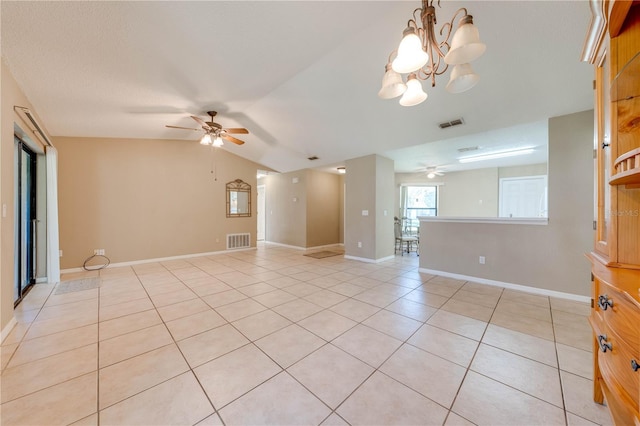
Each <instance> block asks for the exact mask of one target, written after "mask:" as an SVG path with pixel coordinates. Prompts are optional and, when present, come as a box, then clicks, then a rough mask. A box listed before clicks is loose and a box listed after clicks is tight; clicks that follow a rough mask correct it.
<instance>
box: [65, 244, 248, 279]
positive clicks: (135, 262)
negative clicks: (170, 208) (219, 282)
mask: <svg viewBox="0 0 640 426" xmlns="http://www.w3.org/2000/svg"><path fill="white" fill-rule="evenodd" d="M255 249H256V248H255V247H248V248H242V249H233V250H220V251H210V252H207V253H194V254H181V255H178V256H169V257H158V258H155V259H142V260H133V261H131V262H118V263H111V264H109V267H119V266H133V265H142V264H144V263H154V262H167V261H170V260H180V259H189V258H191V257H204V256H215V255H220V254H229V253H235V252H239V251H249V250H255ZM83 271H84V268H69V269H63V270H61V271H60V273H61V274H70V273H73V272H83Z"/></svg>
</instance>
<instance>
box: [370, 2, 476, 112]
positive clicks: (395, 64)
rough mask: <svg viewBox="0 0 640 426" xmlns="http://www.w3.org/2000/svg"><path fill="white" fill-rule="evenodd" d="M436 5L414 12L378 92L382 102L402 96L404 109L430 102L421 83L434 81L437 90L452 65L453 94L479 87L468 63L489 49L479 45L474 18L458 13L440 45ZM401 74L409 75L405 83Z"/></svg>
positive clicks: (424, 5)
mask: <svg viewBox="0 0 640 426" xmlns="http://www.w3.org/2000/svg"><path fill="white" fill-rule="evenodd" d="M433 2H434V0H422V7H420V8H417V9H415V10H414V11H413V18H412V19H410V20H409V21H408V23H407V28H406V29H405V30H404V31H403V33H402V41H401V42H400V45H399V46H398V48H397V49H396V50H394V51H393V52H391V54H390V55H389V59H388V61H387V65H386V66H385V74H384V77H383V78H382V88H381V89H380V91H379V92H378V96H379V97H380V98H382V99H392V98H395V97H398V96H400V95H402V98H401V99H400V104H401V105H403V106H413V105H418V104H419V103H421V102H423V101H424V100H425V99H427V94H426V93H425V92H424V91H423V90H422V84H421V83H420V80H431V87H435V85H436V76H438V75H442V74H444V73H445V72H446V71H447V70H448V68H449V66H450V65H453V70H452V72H451V75H450V78H449V83H448V84H447V85H446V89H447V91H449V92H450V93H462V92H465V91H467V90H469V89H471V88H472V87H473V86H475V85H476V84H477V83H478V81H479V79H480V77H479V76H478V75H477V74H475V73H474V72H473V69H472V68H471V65H470V64H469V62H472V61H474V60H476V59H478V58H479V57H480V56H481V55H482V54H483V53H484V51H485V50H486V45H485V44H484V43H482V42H481V41H480V34H479V32H478V28H477V27H476V26H475V25H474V24H473V17H472V16H471V15H469V13H468V12H467V9H466V8H460V9H458V10H457V11H456V13H455V14H454V15H453V17H452V18H451V20H450V21H449V22H447V23H445V24H444V25H443V26H442V28H441V29H440V31H439V34H440V37H441V38H442V40H441V41H438V40H437V38H436V28H435V26H436V9H435V7H434V6H433ZM439 5H440V2H439V0H438V6H439ZM460 15H462V18H461V19H460V20H459V22H458V28H457V30H456V31H455V32H454V33H452V31H453V23H454V22H455V20H456V19H457V18H458V17H459V16H460ZM452 35H453V37H451V36H452ZM450 39H451V43H449V40H450ZM401 74H408V76H407V80H406V83H404V81H403V78H402V75H401Z"/></svg>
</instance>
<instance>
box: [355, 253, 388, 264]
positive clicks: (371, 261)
mask: <svg viewBox="0 0 640 426" xmlns="http://www.w3.org/2000/svg"><path fill="white" fill-rule="evenodd" d="M344 258H345V259H349V260H357V261H358V262H365V263H380V262H386V261H387V260H392V259H395V258H396V257H395V256H387V257H382V258H380V259H369V258H368V257H357V256H347V255H346V254H345V255H344Z"/></svg>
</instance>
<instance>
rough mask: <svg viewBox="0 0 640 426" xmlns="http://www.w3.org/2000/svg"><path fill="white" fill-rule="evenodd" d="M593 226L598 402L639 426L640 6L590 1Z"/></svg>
mask: <svg viewBox="0 0 640 426" xmlns="http://www.w3.org/2000/svg"><path fill="white" fill-rule="evenodd" d="M591 7H592V12H593V15H594V16H593V19H592V23H591V27H590V29H589V33H588V37H587V43H586V45H585V52H584V55H583V57H584V59H585V60H589V61H590V62H591V63H593V64H594V66H595V76H596V82H595V135H594V145H595V149H596V153H597V154H596V157H595V158H596V161H595V163H596V221H595V226H594V229H595V238H594V250H593V252H592V253H591V254H590V255H589V256H588V257H589V259H590V260H591V263H592V274H593V288H592V297H593V299H592V310H591V315H590V318H589V321H590V323H591V326H592V328H593V332H594V340H593V351H594V365H593V368H594V388H593V395H594V400H595V401H596V402H599V403H602V402H603V401H604V400H605V399H606V403H607V406H608V407H609V409H610V411H611V415H612V417H613V419H614V422H615V423H616V424H618V425H627V424H630V425H633V424H636V425H640V407H639V406H640V365H639V364H640V331H639V330H640V2H638V1H635V2H631V1H621V0H617V1H615V0H614V1H606V0H605V1H600V0H592V1H591Z"/></svg>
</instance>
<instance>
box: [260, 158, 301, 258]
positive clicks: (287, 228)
mask: <svg viewBox="0 0 640 426" xmlns="http://www.w3.org/2000/svg"><path fill="white" fill-rule="evenodd" d="M294 179H297V180H298V182H297V183H293V180H294ZM306 179H307V173H306V171H305V170H300V171H296V172H290V173H282V174H273V175H268V176H267V177H265V178H264V183H265V194H266V200H265V204H266V216H267V217H266V236H265V238H266V241H269V242H273V243H279V244H286V245H290V246H295V247H306V246H307V206H306V205H307V187H306ZM294 199H295V200H296V201H294Z"/></svg>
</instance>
